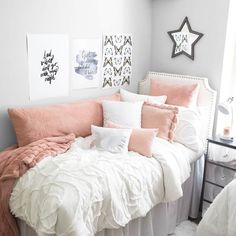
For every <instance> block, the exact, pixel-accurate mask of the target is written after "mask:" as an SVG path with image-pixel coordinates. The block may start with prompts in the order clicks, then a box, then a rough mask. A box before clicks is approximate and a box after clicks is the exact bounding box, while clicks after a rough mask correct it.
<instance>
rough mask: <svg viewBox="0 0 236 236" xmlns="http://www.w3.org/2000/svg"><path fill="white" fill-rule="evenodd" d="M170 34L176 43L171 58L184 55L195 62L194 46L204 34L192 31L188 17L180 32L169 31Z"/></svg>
mask: <svg viewBox="0 0 236 236" xmlns="http://www.w3.org/2000/svg"><path fill="white" fill-rule="evenodd" d="M168 34H169V36H170V38H171V40H172V41H173V43H174V45H173V50H172V56H171V57H172V58H173V57H176V56H179V55H181V54H184V55H185V56H187V57H189V58H190V59H192V60H194V46H195V44H196V43H197V42H198V41H199V40H200V39H201V37H202V36H203V34H202V33H199V32H197V31H194V30H192V28H191V26H190V23H189V20H188V17H185V18H184V21H183V23H182V24H181V26H180V28H179V29H178V30H173V31H169V32H168Z"/></svg>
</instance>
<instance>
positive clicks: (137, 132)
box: [107, 121, 158, 157]
mask: <svg viewBox="0 0 236 236" xmlns="http://www.w3.org/2000/svg"><path fill="white" fill-rule="evenodd" d="M107 127H109V128H125V127H123V126H121V125H119V124H115V123H113V122H111V121H108V123H107ZM157 133H158V129H141V128H139V129H132V133H131V136H130V140H129V146H128V150H129V151H134V152H137V153H139V154H141V155H143V156H146V157H151V156H152V144H153V140H154V138H155V137H156V135H157Z"/></svg>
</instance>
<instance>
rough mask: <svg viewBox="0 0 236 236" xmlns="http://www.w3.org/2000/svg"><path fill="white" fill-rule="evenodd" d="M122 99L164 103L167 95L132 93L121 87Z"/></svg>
mask: <svg viewBox="0 0 236 236" xmlns="http://www.w3.org/2000/svg"><path fill="white" fill-rule="evenodd" d="M120 98H121V101H125V102H150V103H154V104H164V103H165V102H166V99H167V96H165V95H163V96H149V95H143V94H137V93H131V92H129V91H127V90H124V89H120Z"/></svg>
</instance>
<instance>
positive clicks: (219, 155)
mask: <svg viewBox="0 0 236 236" xmlns="http://www.w3.org/2000/svg"><path fill="white" fill-rule="evenodd" d="M208 159H209V160H213V161H222V162H229V161H232V160H236V149H232V148H228V147H223V146H220V145H216V144H214V143H209V146H208Z"/></svg>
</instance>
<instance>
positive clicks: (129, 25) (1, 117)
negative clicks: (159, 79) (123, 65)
mask: <svg viewBox="0 0 236 236" xmlns="http://www.w3.org/2000/svg"><path fill="white" fill-rule="evenodd" d="M151 4H152V2H151V0H0V31H1V37H0V65H1V77H0V149H1V148H3V147H6V146H8V145H9V144H12V143H14V142H15V138H14V132H13V129H12V127H11V124H10V121H9V119H8V116H7V113H6V110H7V108H8V107H13V106H30V105H35V104H47V103H57V102H64V101H70V100H76V99H81V98H87V97H96V96H100V95H104V94H111V93H113V92H115V91H116V90H115V89H105V90H104V89H100V88H99V89H89V90H87V89H84V90H77V91H73V92H71V93H70V96H69V97H66V98H57V99H48V100H42V101H38V102H30V101H29V90H28V74H27V73H28V71H27V70H28V68H27V66H28V65H27V50H26V49H27V47H26V34H27V33H66V34H69V37H70V38H73V37H79V38H94V37H101V36H102V33H103V32H105V33H132V34H133V43H134V45H133V76H132V81H131V85H130V87H129V89H130V90H136V89H137V83H138V81H139V80H141V79H142V78H143V77H144V76H145V74H146V72H147V71H148V70H149V69H150V68H149V66H150V50H151V13H152V12H151Z"/></svg>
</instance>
